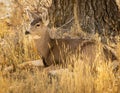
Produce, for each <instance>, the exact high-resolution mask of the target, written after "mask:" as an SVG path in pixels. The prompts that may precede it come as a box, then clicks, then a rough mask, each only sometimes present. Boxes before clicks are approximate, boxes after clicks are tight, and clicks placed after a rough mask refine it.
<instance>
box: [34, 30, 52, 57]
mask: <svg viewBox="0 0 120 93" xmlns="http://www.w3.org/2000/svg"><path fill="white" fill-rule="evenodd" d="M48 30H49V29H48V28H45V29H43V33H42V35H39V34H38V35H39V36H40V39H36V40H35V43H36V47H37V50H38V53H39V54H40V55H41V56H42V57H43V58H45V59H46V58H47V56H48V53H49V50H50V48H49V46H48V44H50V43H51V38H50V35H49V32H48Z"/></svg>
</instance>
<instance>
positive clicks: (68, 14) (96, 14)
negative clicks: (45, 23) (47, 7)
mask: <svg viewBox="0 0 120 93" xmlns="http://www.w3.org/2000/svg"><path fill="white" fill-rule="evenodd" d="M76 2H77V8H78V9H77V10H78V11H77V13H78V14H77V15H78V18H79V23H80V26H81V28H82V30H83V31H85V32H89V33H92V34H94V33H96V32H97V33H99V34H101V35H108V36H111V35H112V36H113V35H118V34H119V32H120V12H119V10H118V6H117V4H116V2H115V0H53V6H52V8H51V9H52V15H53V16H52V17H51V19H52V20H51V22H53V24H54V26H61V25H62V24H64V23H65V22H67V21H68V20H70V19H71V18H72V17H73V16H74V7H75V6H76V4H75V3H76ZM53 11H54V12H53ZM53 19H54V21H53Z"/></svg>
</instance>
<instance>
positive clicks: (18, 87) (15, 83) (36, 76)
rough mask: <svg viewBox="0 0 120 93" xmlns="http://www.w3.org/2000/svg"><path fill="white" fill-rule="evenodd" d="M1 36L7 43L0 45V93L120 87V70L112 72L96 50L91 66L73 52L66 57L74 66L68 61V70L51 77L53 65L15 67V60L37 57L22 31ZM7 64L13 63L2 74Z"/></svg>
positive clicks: (112, 91) (96, 91)
mask: <svg viewBox="0 0 120 93" xmlns="http://www.w3.org/2000/svg"><path fill="white" fill-rule="evenodd" d="M4 28H5V27H4ZM2 31H4V30H2ZM16 37H17V38H16ZM3 39H4V40H5V41H6V43H5V44H4V46H3V45H2V46H0V63H1V65H0V66H1V71H0V93H119V91H120V88H119V87H120V71H118V72H116V73H114V72H113V71H112V67H111V62H107V63H106V62H104V61H103V60H102V59H99V58H98V56H99V52H98V55H96V61H95V62H93V66H92V67H91V66H90V65H89V63H87V62H82V61H81V60H80V59H79V56H78V55H72V56H71V57H70V59H69V61H71V62H74V65H75V66H74V68H72V67H71V66H70V65H69V66H68V69H69V72H64V71H63V72H62V73H61V74H60V75H58V76H55V77H52V79H51V78H50V77H49V76H48V71H49V70H50V69H52V67H50V69H49V70H47V68H38V67H30V66H28V67H25V69H18V68H17V64H20V63H22V62H24V61H28V60H33V59H38V58H39V56H38V55H37V53H36V50H35V47H34V44H27V43H28V39H26V38H25V36H24V35H23V33H22V31H19V34H17V35H16V34H15V35H12V36H11V35H9V33H6V34H5V35H4V37H3ZM16 39H17V41H16ZM26 42H27V43H26ZM119 46H120V44H119V43H118V48H117V49H118V50H117V51H119V50H120V48H119ZM118 55H120V52H118ZM8 65H15V69H14V71H13V72H11V73H7V74H6V75H5V74H4V72H3V71H2V69H4V68H5V67H6V66H8ZM56 68H57V67H56Z"/></svg>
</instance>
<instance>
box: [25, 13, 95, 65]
mask: <svg viewBox="0 0 120 93" xmlns="http://www.w3.org/2000/svg"><path fill="white" fill-rule="evenodd" d="M32 16H33V18H34V20H33V21H32V22H31V24H30V30H29V31H26V32H25V34H31V35H32V36H33V37H37V38H35V40H34V41H35V44H36V47H37V50H38V53H39V55H40V56H41V57H42V60H43V62H44V65H45V66H49V65H51V64H53V63H55V64H56V63H63V64H64V62H65V61H66V58H67V56H68V55H71V54H74V53H80V54H82V55H84V56H86V58H87V59H89V61H90V62H92V61H94V59H95V56H96V53H97V52H96V50H97V46H96V42H95V41H94V40H85V39H71V38H61V39H52V38H51V37H50V31H51V29H49V28H48V27H47V25H48V21H47V23H46V24H45V23H44V21H43V18H41V17H39V16H37V15H36V14H32Z"/></svg>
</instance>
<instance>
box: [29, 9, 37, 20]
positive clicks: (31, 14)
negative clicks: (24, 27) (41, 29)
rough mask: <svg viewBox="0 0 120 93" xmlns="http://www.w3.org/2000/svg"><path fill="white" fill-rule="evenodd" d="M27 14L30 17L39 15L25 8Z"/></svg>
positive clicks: (34, 17) (33, 17) (35, 17)
mask: <svg viewBox="0 0 120 93" xmlns="http://www.w3.org/2000/svg"><path fill="white" fill-rule="evenodd" d="M27 13H28V16H29V17H30V19H37V18H38V17H39V15H38V14H37V13H35V12H32V11H30V10H27Z"/></svg>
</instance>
